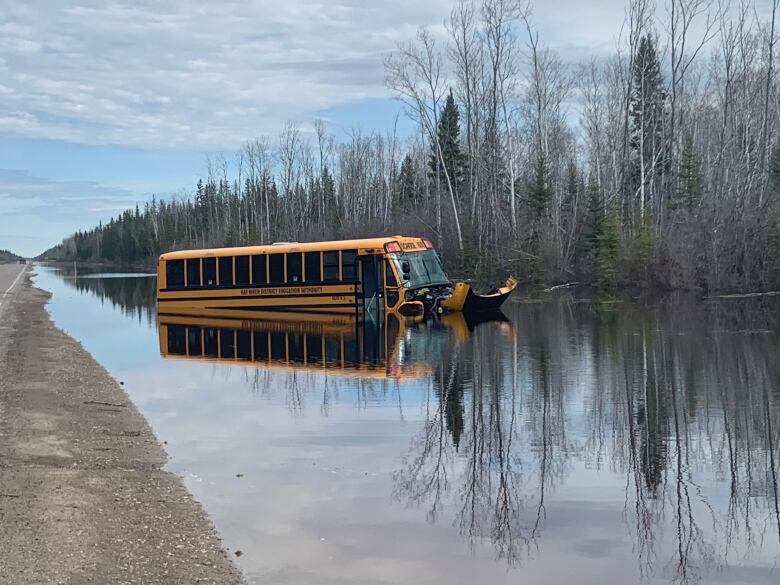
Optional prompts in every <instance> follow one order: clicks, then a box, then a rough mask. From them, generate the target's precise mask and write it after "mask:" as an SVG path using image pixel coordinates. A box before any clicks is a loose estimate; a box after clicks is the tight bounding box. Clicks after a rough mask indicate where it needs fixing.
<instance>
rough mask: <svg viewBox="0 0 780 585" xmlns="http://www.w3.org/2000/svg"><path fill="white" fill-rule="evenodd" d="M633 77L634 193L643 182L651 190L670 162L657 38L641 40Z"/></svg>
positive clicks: (631, 97)
mask: <svg viewBox="0 0 780 585" xmlns="http://www.w3.org/2000/svg"><path fill="white" fill-rule="evenodd" d="M631 75H632V77H633V83H632V90H631V96H630V101H629V116H630V130H631V138H630V146H631V159H630V165H631V166H630V169H629V188H630V189H631V192H634V191H638V190H639V188H640V186H641V184H642V182H643V181H644V187H645V188H649V187H650V185H651V182H652V181H651V179H652V178H653V176H654V173H655V175H656V176H657V175H658V174H659V173H658V167H659V165H662V164H665V163H666V161H665V158H664V156H663V149H664V144H663V123H664V109H665V106H666V98H667V95H666V91H665V90H664V88H663V78H662V77H661V64H660V62H659V60H658V53H657V51H656V48H655V41H654V40H653V37H651V36H649V35H645V36H643V37H642V38H641V39H640V40H639V48H638V49H637V54H636V57H635V59H634V67H633V71H632V72H631ZM654 168H655V172H654V171H653V170H652V169H654ZM642 169H644V176H643V173H642Z"/></svg>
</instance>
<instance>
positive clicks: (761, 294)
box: [706, 290, 780, 300]
mask: <svg viewBox="0 0 780 585" xmlns="http://www.w3.org/2000/svg"><path fill="white" fill-rule="evenodd" d="M776 296H780V290H772V291H768V292H753V293H743V294H739V293H736V294H729V295H713V296H711V297H706V298H707V299H708V300H709V299H752V298H755V297H776Z"/></svg>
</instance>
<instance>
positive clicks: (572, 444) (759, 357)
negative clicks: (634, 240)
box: [36, 268, 780, 585]
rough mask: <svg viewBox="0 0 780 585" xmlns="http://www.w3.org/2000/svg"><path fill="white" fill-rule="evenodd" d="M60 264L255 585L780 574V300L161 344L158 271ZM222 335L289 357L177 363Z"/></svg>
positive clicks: (169, 327)
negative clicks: (72, 270)
mask: <svg viewBox="0 0 780 585" xmlns="http://www.w3.org/2000/svg"><path fill="white" fill-rule="evenodd" d="M38 271H39V275H38V277H37V278H36V283H37V284H38V286H41V287H42V288H45V289H47V290H50V291H52V292H53V293H54V296H53V298H52V301H51V303H50V306H49V310H50V311H51V314H52V316H53V318H54V321H55V322H56V323H57V325H58V326H60V327H62V328H63V329H65V330H66V331H67V332H68V333H69V334H71V335H73V336H74V337H76V338H77V339H79V340H80V341H81V342H82V343H83V344H84V346H85V347H86V348H87V349H88V350H89V351H90V352H91V353H92V354H93V355H94V356H95V357H96V359H97V360H98V361H100V362H101V363H102V364H103V365H104V366H105V367H106V368H107V369H108V370H109V371H110V372H111V373H112V374H113V375H114V376H115V377H116V378H117V379H119V380H122V381H124V382H125V386H124V387H125V389H126V390H127V392H128V393H129V395H130V397H131V398H132V400H133V401H134V402H135V404H136V405H137V406H138V407H139V409H140V410H141V412H142V413H143V414H144V415H145V416H146V417H147V419H148V420H149V421H150V423H151V425H152V427H153V429H154V431H155V433H156V434H157V436H158V437H159V439H160V440H161V441H166V442H167V445H166V448H167V450H168V452H169V454H170V455H171V461H170V463H169V464H168V469H170V470H171V471H173V472H175V473H177V474H180V475H182V476H183V477H184V480H185V483H186V485H187V487H188V489H190V491H191V492H192V493H193V494H194V496H195V497H196V498H197V499H198V500H199V501H200V502H202V504H203V506H204V507H205V509H206V511H207V512H208V513H209V514H210V516H211V518H212V519H213V521H214V523H215V524H216V527H217V529H218V530H219V532H220V533H221V535H222V537H223V538H224V541H225V545H226V546H227V547H229V548H230V550H231V551H235V550H241V551H242V553H243V555H242V556H240V557H238V558H237V559H236V562H237V564H238V565H239V567H240V568H241V569H242V570H243V571H244V572H245V573H246V575H247V576H248V580H249V581H250V582H251V583H300V584H314V583H317V584H320V583H322V584H329V583H355V584H358V583H360V584H372V583H376V584H402V583H403V584H406V583H415V584H434V583H436V584H438V583H447V584H454V583H458V584H460V583H462V584H469V585H471V584H473V583H490V584H493V583H496V584H500V583H550V584H559V583H577V584H594V585H595V584H598V585H612V584H614V585H622V584H625V583H767V584H768V583H772V584H776V583H778V582H780V567H778V566H777V565H778V561H779V560H780V501H779V497H780V491H779V486H778V471H779V469H778V468H779V467H780V460H779V459H778V458H780V452H779V451H778V449H779V447H780V440H779V437H780V303H778V302H776V301H775V302H772V301H770V300H761V299H758V300H756V299H752V300H741V301H717V302H715V301H710V302H704V303H702V302H699V303H691V302H684V301H681V300H676V301H673V300H668V301H664V302H661V303H658V304H653V305H643V306H638V305H631V304H625V303H615V304H595V303H592V302H587V301H576V300H575V299H574V298H572V297H568V296H565V297H558V298H556V299H554V300H551V301H549V302H544V303H516V304H513V305H511V306H508V307H506V308H505V311H504V312H505V314H506V317H507V318H508V321H505V322H502V321H492V322H486V323H481V324H474V323H464V322H462V321H457V320H456V321H455V322H453V323H449V324H442V323H439V324H429V325H427V326H420V327H416V328H409V329H403V328H401V329H399V330H398V331H397V332H395V331H385V333H384V334H382V335H381V336H380V338H379V339H371V338H370V335H367V334H358V335H357V337H355V335H354V334H353V335H350V334H349V333H347V334H345V333H344V328H343V327H336V328H335V331H330V332H328V331H326V330H325V329H323V330H322V331H318V330H317V329H316V328H312V326H308V325H305V324H303V325H301V324H294V325H289V324H287V325H284V324H282V325H278V326H276V325H274V324H269V323H264V324H261V325H251V324H247V323H243V324H241V325H240V327H236V328H237V329H238V330H239V332H238V333H235V332H233V331H232V330H230V329H228V328H226V327H227V326H226V325H225V324H224V323H222V324H219V323H191V322H190V323H170V322H169V323H168V324H166V323H165V322H163V325H162V329H163V330H162V333H164V336H163V337H161V336H160V332H158V320H157V316H156V315H155V313H154V279H153V278H152V277H148V276H133V275H84V274H83V273H82V274H81V275H80V276H79V277H78V278H75V277H74V276H73V275H72V274H65V273H64V272H61V271H54V270H52V269H48V268H38ZM304 326H305V327H304ZM291 327H304V329H302V331H304V333H303V334H298V333H296V334H295V335H290V334H289V331H290V330H291V329H290V328H291ZM306 327H308V328H306ZM219 328H222V330H223V333H220V332H219ZM242 331H243V333H242ZM296 331H298V330H296ZM312 331H314V333H313V334H312ZM209 332H212V334H213V335H216V336H217V337H218V336H220V335H222V336H223V337H220V340H221V347H222V348H225V347H228V348H229V349H230V351H231V352H232V354H233V355H238V356H241V355H243V353H244V352H247V351H250V352H252V351H253V352H255V355H256V356H257V355H258V354H259V353H262V352H266V354H267V357H268V359H269V363H267V364H255V363H252V362H246V361H242V360H236V359H233V360H230V361H229V362H228V361H227V360H223V361H220V360H217V359H203V358H201V359H187V358H184V357H182V356H179V357H178V358H174V356H171V355H170V354H171V353H186V347H190V348H191V347H193V345H192V343H194V342H193V341H191V340H192V339H195V338H194V337H190V336H192V335H196V336H197V340H198V342H197V343H198V344H201V345H202V346H203V347H200V346H198V347H200V349H199V351H200V352H201V353H209V351H216V350H214V349H213V348H212V350H209V348H208V347H209V343H210V342H209V341H208V339H209V337H208V335H209ZM285 332H287V333H285ZM228 337H229V339H230V340H231V341H227V339H228ZM161 339H162V343H161ZM184 339H190V341H189V342H188V343H189V345H187V346H186V347H185V345H184V343H185V342H184ZM214 339H216V338H214ZM249 339H252V340H253V341H252V342H249V341H247V340H249ZM280 339H281V340H282V341H283V343H284V344H286V345H285V347H286V352H287V353H285V354H284V355H281V356H280V355H273V354H274V351H277V353H278V350H275V349H274V348H278V347H279V345H278V343H277V342H278V341H279V340H280ZM303 339H306V345H303V341H301V340H303ZM334 339H336V340H339V341H336V342H334ZM259 340H262V343H261V342H260V341H259ZM212 341H213V339H212ZM266 341H268V343H269V344H270V345H269V346H265V347H266V349H260V348H261V346H262V344H264V343H266ZM247 343H251V344H252V345H251V347H250V346H248V345H246V344H247ZM161 345H162V347H161ZM215 347H216V346H215ZM247 347H249V348H250V349H246V348H247ZM313 347H319V348H320V349H317V350H316V351H314V350H312V348H313ZM312 351H314V353H312ZM161 353H164V354H168V356H167V357H166V358H163V357H162V356H161ZM266 354H264V356H265V355H266ZM303 354H306V355H307V356H308V357H307V360H308V361H309V362H310V363H311V362H312V361H314V362H317V364H316V365H313V366H312V365H309V366H303V365H287V366H284V365H282V364H281V360H285V359H287V360H292V361H293V362H295V361H296V360H300V357H301V355H303ZM315 354H316V355H315ZM320 355H322V357H321V358H319V357H318V356H320ZM263 359H265V357H264V358H263ZM329 359H331V360H337V361H338V362H339V364H338V365H330V366H325V365H323V363H324V362H327V361H328V360H329Z"/></svg>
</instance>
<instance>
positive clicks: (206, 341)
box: [203, 327, 219, 357]
mask: <svg viewBox="0 0 780 585" xmlns="http://www.w3.org/2000/svg"><path fill="white" fill-rule="evenodd" d="M203 355H205V356H206V357H218V355H219V354H218V352H217V330H216V329H214V328H213V327H205V328H204V329H203Z"/></svg>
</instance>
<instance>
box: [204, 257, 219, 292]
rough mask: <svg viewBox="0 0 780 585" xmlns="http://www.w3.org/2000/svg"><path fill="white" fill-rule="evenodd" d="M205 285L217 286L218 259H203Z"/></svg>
mask: <svg viewBox="0 0 780 585" xmlns="http://www.w3.org/2000/svg"><path fill="white" fill-rule="evenodd" d="M203 284H204V286H216V285H217V259H216V258H204V259H203Z"/></svg>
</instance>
